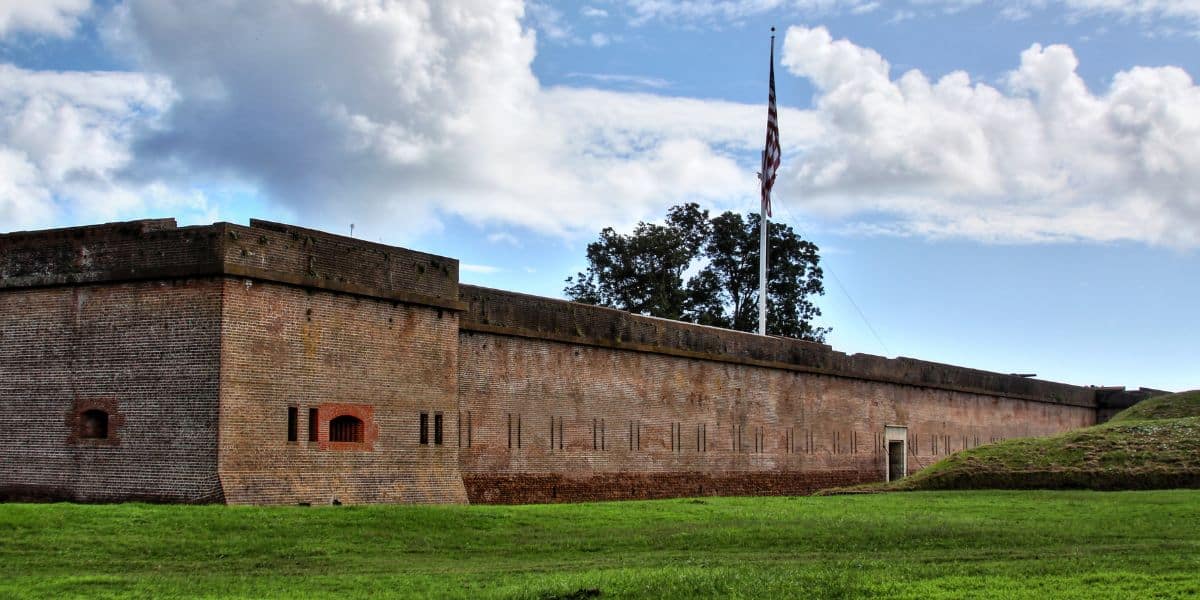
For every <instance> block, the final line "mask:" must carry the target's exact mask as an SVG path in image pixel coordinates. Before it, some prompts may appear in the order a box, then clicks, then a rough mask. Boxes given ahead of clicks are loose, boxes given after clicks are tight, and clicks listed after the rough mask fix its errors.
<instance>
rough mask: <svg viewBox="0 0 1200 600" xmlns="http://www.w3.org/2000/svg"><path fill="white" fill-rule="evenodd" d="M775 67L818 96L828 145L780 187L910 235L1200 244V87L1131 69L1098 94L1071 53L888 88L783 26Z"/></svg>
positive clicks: (878, 64) (853, 62) (838, 48)
mask: <svg viewBox="0 0 1200 600" xmlns="http://www.w3.org/2000/svg"><path fill="white" fill-rule="evenodd" d="M783 64H784V65H786V67H787V68H788V69H789V70H790V71H791V72H792V73H793V74H795V75H797V76H800V77H805V78H807V79H809V80H811V81H812V82H813V83H814V84H815V85H816V87H817V88H818V98H817V100H816V106H815V109H814V110H815V116H816V117H817V119H818V121H819V124H820V126H821V127H823V130H824V134H823V135H822V137H821V138H820V140H819V141H817V142H816V143H815V144H814V145H813V146H812V147H810V148H808V149H807V151H806V152H805V153H804V155H803V159H802V161H801V166H800V167H799V168H794V169H792V170H790V171H786V172H784V173H781V177H786V179H785V180H784V181H783V182H782V183H781V184H780V185H781V187H782V188H784V189H785V190H790V192H791V193H794V194H796V195H797V196H798V197H803V198H807V199H808V201H809V206H812V207H814V208H818V209H820V210H823V211H825V212H827V213H830V214H842V215H847V214H857V215H863V214H868V215H869V214H874V215H881V216H882V217H883V218H878V219H863V220H862V221H861V222H860V223H861V225H860V226H862V227H864V228H868V229H877V230H883V231H891V232H896V233H903V234H919V235H932V236H965V237H970V238H975V239H985V240H987V239H991V240H1006V241H1041V240H1059V239H1066V240H1071V239H1088V240H1118V239H1133V240H1143V241H1149V242H1153V243H1164V244H1171V245H1180V246H1194V245H1197V244H1200V88H1198V87H1197V86H1196V85H1195V84H1194V83H1193V81H1192V80H1191V78H1190V77H1189V76H1188V74H1187V73H1186V72H1184V71H1183V70H1181V69H1178V68H1175V67H1159V68H1144V67H1139V68H1134V69H1132V70H1129V71H1125V72H1121V73H1118V74H1117V75H1116V76H1115V77H1114V78H1113V80H1112V83H1111V85H1110V87H1109V88H1108V89H1107V90H1105V91H1103V92H1102V93H1093V92H1092V91H1090V90H1088V89H1087V87H1086V86H1085V85H1084V82H1083V80H1082V79H1081V78H1080V77H1079V75H1078V74H1077V73H1076V67H1077V66H1078V63H1077V60H1076V57H1075V54H1074V53H1073V52H1072V51H1071V49H1070V48H1068V47H1066V46H1049V47H1042V46H1038V45H1034V46H1032V47H1031V48H1029V49H1028V50H1026V51H1025V52H1023V53H1022V54H1021V57H1020V65H1019V66H1018V67H1017V68H1016V69H1015V70H1013V71H1012V72H1011V73H1009V74H1008V76H1007V78H1006V82H1005V84H1004V85H1003V86H1001V87H992V86H989V85H986V84H982V83H979V82H973V81H972V80H971V78H970V77H969V76H968V75H967V74H966V73H962V72H956V73H951V74H949V75H946V76H944V77H942V78H940V79H938V80H936V81H932V80H930V79H929V78H927V77H926V76H925V75H924V74H922V73H921V72H919V71H916V70H913V71H908V72H906V73H903V74H900V75H899V76H896V77H895V78H893V75H892V74H891V72H890V68H889V65H888V63H887V61H886V60H884V59H883V57H881V56H880V55H879V54H877V53H876V52H874V51H872V50H870V49H868V48H862V47H859V46H857V45H855V44H853V43H851V42H849V41H846V40H834V39H832V37H831V36H830V34H829V33H828V31H826V30H825V29H823V28H816V29H808V28H803V27H792V28H791V29H789V30H788V32H787V37H786V41H785V43H784V53H783Z"/></svg>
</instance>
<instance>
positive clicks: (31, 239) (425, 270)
mask: <svg viewBox="0 0 1200 600" xmlns="http://www.w3.org/2000/svg"><path fill="white" fill-rule="evenodd" d="M458 270H459V263H458V260H456V259H453V258H449V257H445V256H439V255H436V254H429V253H426V252H418V251H415V250H409V249H407V248H401V247H398V246H388V245H385V244H377V243H374V242H368V241H365V240H360V239H356V238H351V237H347V236H341V235H336V234H331V233H326V232H321V231H317V230H314V229H306V228H302V227H295V226H291V225H285V224H281V223H272V222H270V221H261V220H258V219H254V220H251V223H250V225H249V226H246V225H238V224H234V223H225V222H218V223H213V224H211V225H197V226H188V227H178V226H177V225H176V222H175V220H174V219H145V220H139V221H125V222H117V223H104V224H100V225H89V226H84V227H69V228H63V229H49V230H44V231H21V232H13V233H7V234H0V289H3V288H8V289H12V288H22V287H39V286H47V285H70V284H84V283H102V282H106V281H118V280H128V279H146V278H170V277H192V276H198V275H204V274H213V275H219V274H234V275H246V274H252V275H253V276H255V277H259V278H263V279H268V280H275V281H279V282H282V283H288V284H292V285H300V286H307V287H313V288H319V289H329V290H341V291H346V292H349V293H355V294H359V295H367V296H379V297H382V298H389V299H396V298H398V297H399V298H412V299H417V300H420V299H422V298H424V299H428V300H430V301H432V302H433V303H435V304H437V305H439V306H446V307H450V308H455V309H457V307H458ZM418 303H419V302H418Z"/></svg>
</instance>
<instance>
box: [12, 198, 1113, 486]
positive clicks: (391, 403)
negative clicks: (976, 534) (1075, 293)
mask: <svg viewBox="0 0 1200 600" xmlns="http://www.w3.org/2000/svg"><path fill="white" fill-rule="evenodd" d="M0 372H2V373H3V375H4V377H2V378H0V408H2V409H3V410H2V411H0V427H3V430H4V431H5V432H6V434H7V435H8V436H9V440H10V442H11V443H10V444H7V445H5V446H4V447H3V448H0V467H2V468H0V497H2V498H28V499H73V500H80V501H119V500H128V499H145V500H156V501H170V502H229V503H236V504H294V503H309V504H317V503H320V504H325V503H335V502H340V503H372V502H466V501H471V502H497V503H511V502H556V501H575V500H595V499H620V498H661V497H672V496H690V495H714V494H798V493H806V492H810V491H812V490H814V489H818V488H822V487H828V486H831V485H844V484H852V483H858V482H863V481H872V480H879V479H883V478H884V477H885V473H886V470H887V465H888V457H887V451H886V448H887V443H886V440H885V439H884V429H885V427H904V428H906V430H899V431H901V432H902V433H901V434H900V435H902V436H905V439H904V441H905V443H906V457H907V468H908V470H909V471H915V470H917V469H919V468H921V467H922V466H925V465H928V464H930V463H932V462H934V461H936V460H938V459H940V458H941V457H943V456H945V455H947V454H949V453H950V452H953V451H957V450H960V449H962V448H969V447H974V446H976V445H979V444H983V443H988V442H991V441H995V440H998V439H1004V438H1009V437H1015V436H1029V435H1045V434H1051V433H1056V432H1059V431H1064V430H1067V429H1071V428H1075V427H1080V426H1085V425H1090V424H1092V423H1094V422H1095V421H1096V418H1097V392H1096V390H1095V389H1093V388H1084V387H1078V386H1071V385H1065V384H1059V383H1054V382H1048V381H1040V380H1034V379H1026V378H1021V377H1015V376H1009V375H1004V374H1000V373H991V372H987V371H980V370H976V369H967V368H962V367H956V366H952V365H943V364H937V363H931V362H928V361H920V360H915V359H909V358H897V359H887V358H883V357H878V356H871V355H863V354H855V355H847V354H844V353H841V352H836V351H834V350H833V349H832V348H830V347H829V346H826V345H823V344H815V343H809V342H802V341H798V340H788V339H782V338H772V337H764V336H756V335H751V334H746V333H740V332H734V331H728V330H721V329H715V328H711V327H703V326H698V325H691V324H687V323H678V322H673V321H666V320H662V319H654V318H650V317H641V316H636V315H631V314H628V313H624V312H621V311H616V310H610V309H604V308H599V307H594V306H586V305H581V304H575V303H571V302H565V301H562V300H555V299H550V298H541V297H536V296H528V295H524V294H516V293H512V292H505V291H501V290H492V289H487V288H481V287H475V286H465V285H462V286H460V285H459V283H458V262H457V261H456V260H454V259H451V258H447V257H442V256H437V255H432V254H426V253H421V252H415V251H411V250H406V249H403V248H396V247H392V246H385V245H382V244H373V243H370V242H365V241H362V240H356V239H351V238H347V237H343V236H337V235H332V234H328V233H324V232H320V231H315V230H310V229H304V228H299V227H294V226H290V225H285V224H280V223H271V222H266V221H258V220H252V221H251V223H250V226H249V227H247V226H241V225H234V224H229V223H216V224H213V225H207V226H197V227H176V226H175V223H174V221H173V220H170V219H164V220H148V221H137V222H129V223H114V224H107V225H98V226H89V227H79V228H69V229H60V230H50V231H40V232H21V233H13V234H5V235H0ZM1106 393H1107V392H1106ZM1114 393H1115V392H1114ZM1110 395H1111V394H1110ZM96 415H103V416H104V417H105V419H106V421H104V422H103V423H101V422H99V421H97V420H96ZM891 431H892V435H896V433H895V432H896V431H897V430H891ZM97 432H100V433H97Z"/></svg>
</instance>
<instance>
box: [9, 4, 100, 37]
mask: <svg viewBox="0 0 1200 600" xmlns="http://www.w3.org/2000/svg"><path fill="white" fill-rule="evenodd" d="M91 4H92V3H91V0H4V1H3V2H0V38H3V37H5V36H6V35H11V34H14V33H21V32H25V33H40V34H47V35H53V36H59V37H62V36H66V35H69V34H70V33H71V32H72V31H74V30H75V27H76V26H77V25H78V24H79V17H80V15H82V14H84V13H86V12H87V11H88V10H89V9H90V8H91Z"/></svg>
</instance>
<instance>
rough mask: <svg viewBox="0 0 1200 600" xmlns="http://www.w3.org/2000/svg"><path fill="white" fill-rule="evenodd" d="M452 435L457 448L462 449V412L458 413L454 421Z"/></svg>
mask: <svg viewBox="0 0 1200 600" xmlns="http://www.w3.org/2000/svg"><path fill="white" fill-rule="evenodd" d="M454 435H455V436H456V437H457V438H458V441H457V443H456V444H455V445H456V446H457V447H459V448H462V411H461V410H460V411H458V418H457V419H455V420H454Z"/></svg>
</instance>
